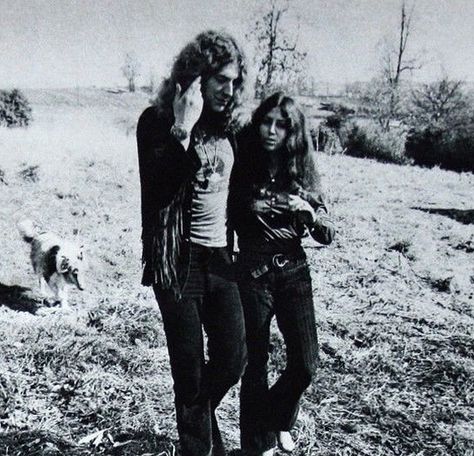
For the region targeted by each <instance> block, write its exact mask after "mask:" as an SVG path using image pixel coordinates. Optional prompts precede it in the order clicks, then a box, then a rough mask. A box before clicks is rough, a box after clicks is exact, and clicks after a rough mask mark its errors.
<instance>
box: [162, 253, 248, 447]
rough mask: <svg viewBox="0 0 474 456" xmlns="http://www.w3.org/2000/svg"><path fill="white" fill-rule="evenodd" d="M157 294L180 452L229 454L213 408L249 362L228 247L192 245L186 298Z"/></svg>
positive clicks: (168, 293) (184, 295)
mask: <svg viewBox="0 0 474 456" xmlns="http://www.w3.org/2000/svg"><path fill="white" fill-rule="evenodd" d="M155 294H156V298H157V300H158V304H159V307H160V310H161V314H162V317H163V324H164V330H165V333H166V340H167V344H168V352H169V356H170V363H171V373H172V376H173V380H174V392H175V405H176V420H177V425H178V434H179V439H180V444H181V454H182V455H183V456H209V455H222V454H225V452H224V448H223V444H222V439H221V436H220V432H219V428H218V426H217V421H216V417H215V413H214V412H215V409H216V407H217V406H218V405H219V403H220V401H221V400H222V398H223V397H224V395H225V394H226V392H227V391H228V390H229V388H230V387H231V386H232V385H234V384H236V383H237V382H238V381H239V379H240V376H241V375H242V372H243V370H244V367H245V363H246V345H245V329H244V321H243V313H242V306H241V302H240V297H239V291H238V287H237V284H236V282H235V275H234V272H233V268H232V264H231V261H230V258H229V255H228V252H227V250H226V249H225V248H207V247H203V246H200V245H196V244H193V245H192V246H191V264H190V270H189V276H188V280H187V283H186V285H185V288H184V290H183V297H182V298H181V299H180V300H178V301H177V300H176V299H174V298H173V295H172V293H171V292H168V291H166V290H165V291H164V290H160V289H158V288H155ZM203 327H204V330H205V331H206V334H207V336H208V347H207V349H208V358H209V361H208V362H207V363H206V362H205V359H204V342H203V332H202V329H203Z"/></svg>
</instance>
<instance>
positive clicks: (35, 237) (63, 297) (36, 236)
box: [18, 219, 86, 309]
mask: <svg viewBox="0 0 474 456" xmlns="http://www.w3.org/2000/svg"><path fill="white" fill-rule="evenodd" d="M18 230H19V231H20V234H21V236H22V237H23V240H24V241H25V242H27V243H28V244H31V254H30V258H31V264H32V265H33V270H34V271H35V273H36V274H37V276H38V280H39V285H40V293H41V295H42V297H43V298H47V297H48V294H50V293H48V291H47V286H48V287H49V289H50V290H51V291H52V292H53V294H54V298H55V301H54V304H55V305H59V306H60V307H62V308H65V309H67V308H69V303H68V288H69V287H71V286H73V287H76V288H77V289H78V290H81V291H82V290H84V286H85V285H84V272H85V269H86V262H85V258H84V252H83V250H84V246H82V245H81V246H79V245H76V244H74V243H72V242H70V241H67V240H64V239H61V238H60V237H59V236H58V235H56V234H55V233H53V232H50V231H41V230H39V229H38V228H37V227H36V226H35V224H34V223H33V221H31V220H29V219H25V220H21V221H20V222H19V223H18ZM46 300H47V299H46Z"/></svg>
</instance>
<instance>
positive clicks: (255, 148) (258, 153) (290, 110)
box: [247, 92, 321, 192]
mask: <svg viewBox="0 0 474 456" xmlns="http://www.w3.org/2000/svg"><path fill="white" fill-rule="evenodd" d="M274 108H280V110H281V113H282V116H283V117H284V118H285V119H286V121H287V136H286V140H285V144H284V146H283V147H284V150H283V151H281V152H282V153H283V154H284V160H283V162H282V163H281V166H282V168H283V169H282V171H283V172H284V173H285V174H287V176H288V178H289V180H290V185H291V184H294V185H296V186H300V187H302V188H304V189H305V190H309V191H318V192H321V179H320V175H319V173H318V171H317V169H316V161H315V151H314V149H313V147H312V142H311V141H310V139H309V135H308V131H307V127H306V118H305V115H304V114H303V112H302V111H301V109H300V107H299V106H298V104H297V103H296V101H295V100H294V99H293V98H291V97H289V96H286V95H285V94H284V93H283V92H276V93H274V94H273V95H271V96H269V97H268V98H266V99H265V100H264V101H263V102H262V103H261V104H260V106H259V107H258V108H257V109H256V110H255V112H254V113H253V115H252V121H251V124H250V127H249V128H250V132H249V136H250V141H249V142H248V143H247V144H248V146H249V147H250V149H251V150H250V151H249V153H250V154H251V155H252V156H253V158H254V159H257V161H258V162H259V163H261V164H263V166H265V167H267V168H268V165H269V161H268V160H266V159H262V158H263V157H262V153H263V149H262V146H261V140H260V133H259V128H260V125H261V124H262V122H263V120H264V117H265V116H266V115H267V114H268V113H269V112H270V111H271V110H272V109H274ZM257 157H259V158H257Z"/></svg>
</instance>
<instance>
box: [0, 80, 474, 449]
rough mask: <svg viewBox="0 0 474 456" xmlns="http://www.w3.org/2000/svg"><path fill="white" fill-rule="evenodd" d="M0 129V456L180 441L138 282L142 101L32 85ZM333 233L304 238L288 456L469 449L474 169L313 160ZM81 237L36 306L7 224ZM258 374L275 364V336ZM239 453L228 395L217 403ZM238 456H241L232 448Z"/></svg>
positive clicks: (473, 378)
mask: <svg viewBox="0 0 474 456" xmlns="http://www.w3.org/2000/svg"><path fill="white" fill-rule="evenodd" d="M27 96H28V97H29V98H30V99H31V100H32V102H33V110H34V116H35V120H34V122H33V124H32V126H31V127H30V128H29V129H28V130H7V129H2V130H0V232H1V233H2V234H1V235H0V252H1V254H0V258H1V262H0V454H2V455H3V454H5V455H25V456H26V455H61V454H64V455H99V454H107V455H130V456H131V455H133V456H137V455H145V454H147V455H158V454H161V455H165V454H169V455H171V454H173V452H174V449H175V445H176V442H177V439H176V431H175V425H174V410H173V395H172V382H171V377H170V373H169V368H168V358H167V356H168V355H167V350H166V344H165V339H164V334H163V330H162V326H161V319H160V315H159V312H158V309H157V306H156V304H155V302H154V299H153V296H152V293H151V292H150V290H149V289H146V288H143V287H141V286H140V283H139V282H140V243H139V238H140V220H139V217H140V214H139V186H138V170H137V159H136V146H135V139H134V134H133V130H134V124H135V122H136V119H137V116H138V115H139V113H140V111H141V110H142V109H143V108H144V107H145V106H146V104H147V97H146V96H144V95H140V94H139V95H135V96H133V95H130V94H117V93H110V92H107V91H104V90H99V89H88V90H64V91H56V92H53V91H49V92H47V91H32V92H27ZM318 163H319V167H320V169H321V172H322V174H323V179H324V184H325V188H326V193H327V199H328V202H329V206H330V209H331V213H332V215H333V217H334V220H335V222H336V224H337V227H338V236H337V240H336V241H335V243H334V244H333V245H331V246H329V247H324V248H323V247H321V246H318V245H316V244H314V243H313V242H311V241H310V240H307V242H306V244H307V251H308V255H309V257H310V262H311V269H312V274H313V287H314V298H315V306H316V311H317V317H318V324H319V339H320V347H321V350H320V358H321V359H320V367H319V370H318V375H317V378H316V379H315V381H314V383H313V384H312V386H311V387H310V389H309V391H308V392H307V394H306V395H305V396H304V399H303V401H302V408H301V413H300V419H299V420H298V424H297V428H296V429H295V433H294V435H295V437H296V439H297V450H296V451H295V453H294V454H295V455H322V456H333V455H340V456H352V455H353V456H356V455H357V456H358V455H367V456H375V455H380V456H382V455H383V456H385V455H386V456H389V455H406V456H409V455H412V456H415V455H417V456H422V455H423V456H431V455H433V456H435V455H436V456H445V455H456V456H473V455H474V336H473V328H474V325H473V323H474V303H473V290H474V261H473V252H474V229H473V227H474V176H473V175H472V174H467V173H465V174H456V173H453V172H447V171H442V170H439V169H432V170H428V169H421V168H416V167H401V166H395V165H387V164H380V163H376V162H373V161H370V160H362V159H355V158H351V157H345V156H324V155H321V156H319V157H318ZM22 217H29V218H32V219H34V220H36V221H37V222H39V223H40V224H42V225H43V226H44V227H47V228H49V229H52V230H54V231H56V232H57V233H59V234H61V235H63V236H66V237H70V238H73V239H77V240H78V242H85V244H86V251H87V256H88V261H89V271H88V275H87V278H88V286H87V289H86V290H85V291H84V292H82V293H81V292H78V291H75V290H73V291H72V292H71V303H72V306H73V311H72V312H70V313H64V312H60V311H52V310H51V309H48V308H47V307H46V306H45V305H44V304H43V303H42V302H41V300H40V299H39V297H38V293H37V287H36V283H35V279H34V277H33V274H32V270H31V265H30V263H29V259H28V254H29V252H28V246H27V245H26V244H25V243H24V242H23V241H22V240H21V239H20V237H19V235H18V233H17V231H16V227H15V224H16V221H17V220H18V219H20V218H22ZM272 338H273V340H272V353H271V365H270V367H271V376H272V378H274V376H275V374H276V373H277V370H278V369H281V367H282V366H283V365H284V352H283V350H282V344H281V339H280V336H279V335H278V333H277V332H276V331H275V333H274V334H273V336H272ZM219 417H220V419H221V423H222V425H223V433H224V437H225V438H226V441H227V443H228V446H229V448H230V449H234V450H236V449H237V448H238V438H239V434H238V387H235V388H233V389H232V390H231V392H230V394H229V395H228V396H227V397H226V399H225V402H224V404H223V405H222V407H221V409H220V410H219ZM235 454H238V452H237V450H236V451H235Z"/></svg>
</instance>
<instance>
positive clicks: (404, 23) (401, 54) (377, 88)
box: [360, 0, 422, 131]
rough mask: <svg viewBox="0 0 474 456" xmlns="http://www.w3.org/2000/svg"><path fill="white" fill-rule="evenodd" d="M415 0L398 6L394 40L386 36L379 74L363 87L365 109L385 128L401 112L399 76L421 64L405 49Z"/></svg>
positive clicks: (402, 94)
mask: <svg viewBox="0 0 474 456" xmlns="http://www.w3.org/2000/svg"><path fill="white" fill-rule="evenodd" d="M414 5H415V4H414V3H413V4H412V6H411V8H409V9H408V7H407V3H406V2H405V0H403V1H402V3H401V7H400V20H399V27H398V33H397V39H396V40H395V42H393V41H390V40H389V39H388V38H386V39H385V40H384V42H383V46H382V49H381V57H380V70H381V71H380V74H379V76H377V77H375V78H374V79H373V80H372V81H371V83H370V85H369V87H368V88H367V89H366V90H365V91H363V93H362V96H361V97H360V100H361V102H362V104H363V106H364V109H365V111H366V113H367V114H368V115H369V116H371V117H373V118H374V119H375V120H376V121H377V123H378V124H379V125H380V127H381V128H382V129H383V130H384V131H389V130H390V125H391V123H392V122H393V120H396V119H398V120H400V119H402V117H403V116H404V112H403V111H404V101H405V100H404V93H403V87H401V86H402V84H401V82H402V76H403V74H404V73H406V72H411V71H414V70H417V69H419V68H421V66H422V63H421V59H420V57H419V56H413V55H412V54H411V56H410V54H409V52H408V43H409V40H410V36H411V32H412V17H413V11H414Z"/></svg>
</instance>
